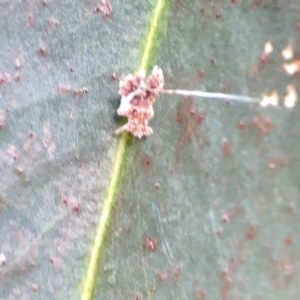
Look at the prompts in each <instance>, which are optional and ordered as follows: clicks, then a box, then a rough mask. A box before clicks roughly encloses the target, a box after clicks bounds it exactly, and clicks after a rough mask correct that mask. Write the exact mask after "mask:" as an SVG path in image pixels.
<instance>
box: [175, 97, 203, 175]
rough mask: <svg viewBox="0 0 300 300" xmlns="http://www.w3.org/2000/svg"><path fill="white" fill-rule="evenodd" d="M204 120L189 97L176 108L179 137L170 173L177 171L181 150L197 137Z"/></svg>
mask: <svg viewBox="0 0 300 300" xmlns="http://www.w3.org/2000/svg"><path fill="white" fill-rule="evenodd" d="M204 118H205V116H204V114H203V113H201V112H198V111H197V110H196V108H195V106H194V102H193V99H192V98H190V97H185V98H184V100H183V102H182V103H180V104H179V105H178V106H177V115H176V120H177V124H178V127H179V137H178V142H177V147H176V150H175V153H174V164H173V166H172V171H176V170H177V166H178V163H179V157H180V155H181V153H182V150H183V148H184V147H185V146H186V145H187V144H189V143H190V142H191V141H192V140H193V139H194V138H196V137H199V134H200V125H201V124H202V122H203V120H204Z"/></svg>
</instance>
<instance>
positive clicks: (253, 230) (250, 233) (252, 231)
mask: <svg viewBox="0 0 300 300" xmlns="http://www.w3.org/2000/svg"><path fill="white" fill-rule="evenodd" d="M257 232H258V231H257V229H256V228H255V227H254V226H252V225H250V226H249V227H248V229H247V232H246V239H248V240H252V239H254V238H255V237H256V235H257Z"/></svg>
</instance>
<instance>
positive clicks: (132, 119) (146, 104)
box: [115, 66, 278, 138]
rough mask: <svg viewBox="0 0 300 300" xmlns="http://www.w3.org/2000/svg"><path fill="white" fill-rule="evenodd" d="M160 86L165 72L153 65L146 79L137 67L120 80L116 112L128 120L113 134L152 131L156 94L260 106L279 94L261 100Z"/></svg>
mask: <svg viewBox="0 0 300 300" xmlns="http://www.w3.org/2000/svg"><path fill="white" fill-rule="evenodd" d="M163 86H164V76H163V72H162V70H161V69H160V68H159V67H158V66H154V68H153V70H152V73H151V74H150V75H149V76H148V78H147V79H146V72H145V71H139V72H136V73H135V74H134V75H132V74H129V75H128V76H126V77H125V78H124V79H123V80H121V81H120V84H119V94H120V95H121V96H122V98H121V103H120V106H119V108H118V110H117V113H118V115H119V116H123V117H127V118H128V122H127V123H126V124H125V125H123V126H122V127H120V128H118V129H117V130H116V131H115V134H120V133H122V132H124V131H128V132H130V133H131V134H133V135H134V136H135V137H138V138H142V137H143V136H149V135H151V134H152V133H153V130H152V128H151V127H149V126H148V122H149V120H151V119H152V118H153V116H154V110H153V107H152V105H153V104H154V102H155V100H156V97H157V96H158V95H159V94H173V95H174V94H177V95H183V96H196V97H203V98H214V99H223V100H233V101H240V102H247V103H258V102H261V106H267V105H277V103H278V98H276V97H275V98H276V99H273V98H274V97H273V96H272V95H271V96H267V95H265V96H263V98H262V100H260V99H259V98H252V97H247V96H240V95H230V94H223V93H209V92H202V91H187V90H170V89H163Z"/></svg>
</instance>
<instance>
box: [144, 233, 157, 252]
mask: <svg viewBox="0 0 300 300" xmlns="http://www.w3.org/2000/svg"><path fill="white" fill-rule="evenodd" d="M145 246H146V248H147V249H148V250H149V251H151V252H155V251H156V244H155V241H154V239H152V238H150V237H147V238H146V241H145Z"/></svg>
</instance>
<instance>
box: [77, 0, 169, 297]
mask: <svg viewBox="0 0 300 300" xmlns="http://www.w3.org/2000/svg"><path fill="white" fill-rule="evenodd" d="M165 7H166V0H157V3H156V6H155V8H154V10H153V13H152V18H151V21H150V26H149V30H148V32H147V34H146V37H145V43H144V49H143V52H142V53H143V54H142V59H141V63H140V66H139V70H147V69H148V67H149V64H150V56H151V53H152V52H153V51H154V46H155V45H154V42H155V39H156V37H157V34H158V31H159V22H160V20H161V17H162V13H163V11H164V8H165ZM127 141H128V134H126V133H125V134H123V135H122V136H121V139H120V142H119V145H118V149H117V156H116V160H115V164H114V168H113V173H112V178H111V181H110V185H109V187H108V190H107V193H106V197H105V199H104V205H103V209H102V213H101V216H100V221H99V224H98V228H97V232H96V237H95V241H94V244H93V247H92V250H91V257H90V261H89V265H88V270H87V274H86V277H85V279H84V282H83V291H82V296H81V299H82V300H91V299H92V294H93V289H94V284H95V277H96V275H97V271H98V263H99V256H100V252H101V249H102V247H103V242H104V237H105V233H106V230H107V227H108V224H109V221H110V218H111V211H112V207H113V204H114V202H115V199H116V195H117V192H118V182H119V180H120V175H121V169H122V163H123V160H124V154H125V151H126V145H127Z"/></svg>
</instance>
